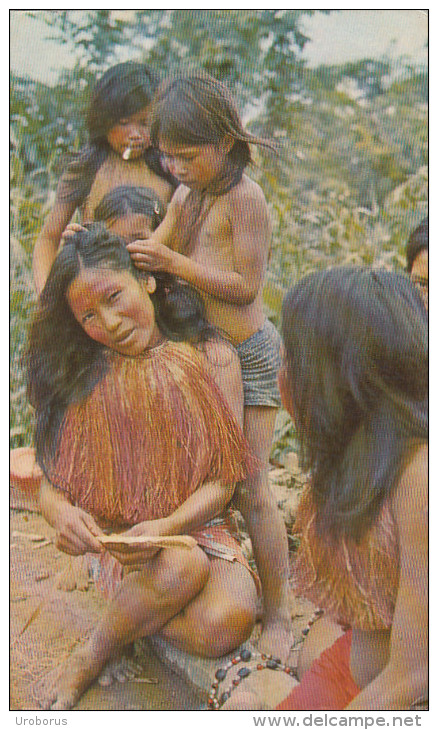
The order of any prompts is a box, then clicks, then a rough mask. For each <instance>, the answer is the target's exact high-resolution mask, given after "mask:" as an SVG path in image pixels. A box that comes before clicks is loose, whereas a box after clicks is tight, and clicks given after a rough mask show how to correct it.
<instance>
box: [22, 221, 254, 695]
mask: <svg viewBox="0 0 438 730" xmlns="http://www.w3.org/2000/svg"><path fill="white" fill-rule="evenodd" d="M212 338H213V333H212V328H211V327H210V326H209V325H208V323H207V322H206V320H205V318H204V317H203V307H202V302H201V300H200V299H199V297H198V296H197V294H196V293H195V292H194V291H193V290H192V289H191V288H190V287H188V286H187V285H185V284H184V283H181V282H178V281H176V280H175V279H174V278H173V277H172V276H170V275H167V274H157V275H156V276H151V275H148V274H144V273H142V272H140V271H139V270H138V269H136V268H135V267H134V265H133V263H132V260H131V257H130V255H129V253H128V252H127V250H126V248H125V244H124V242H123V241H122V240H121V239H120V238H118V237H117V236H114V235H113V234H111V233H109V232H107V231H106V230H105V229H103V228H101V227H98V228H97V229H96V228H93V227H91V228H90V230H82V231H80V232H78V233H77V234H76V235H74V236H72V237H70V238H68V239H67V240H66V241H65V243H64V245H63V247H62V249H61V250H60V252H59V254H58V256H57V258H56V260H55V262H54V264H53V267H52V269H51V272H50V275H49V278H48V280H47V283H46V286H45V288H44V290H43V292H42V294H41V296H40V299H39V309H38V312H37V315H36V317H35V319H34V321H33V324H32V327H31V331H30V345H29V353H28V377H29V385H28V390H29V398H30V401H31V403H32V404H33V405H34V407H35V409H36V437H35V443H36V453H37V461H38V463H39V464H40V466H41V468H42V470H43V472H44V475H45V481H44V483H43V486H42V489H41V509H42V513H43V515H44V516H45V518H46V519H47V521H48V522H49V523H50V524H51V525H52V526H53V527H54V528H55V531H56V544H57V546H58V548H59V549H61V550H63V551H65V552H67V553H69V554H71V555H83V554H91V558H90V563H91V567H92V569H93V572H94V575H95V580H96V584H97V586H98V588H101V589H102V590H103V592H104V593H105V594H106V595H107V596H108V598H109V603H108V605H107V608H106V610H105V612H104V614H103V616H102V619H101V621H100V623H99V624H98V625H97V626H96V628H95V629H94V630H93V632H92V634H91V636H90V637H89V639H88V640H87V641H86V643H85V644H83V646H81V647H80V648H78V649H77V650H76V651H74V652H73V654H72V655H71V656H70V658H69V659H68V660H67V661H66V662H65V663H64V664H62V665H61V666H60V667H57V668H55V669H54V670H53V671H52V672H51V673H50V674H49V676H48V677H46V678H45V679H44V680H43V681H42V683H41V685H40V686H39V696H40V698H41V699H40V701H41V705H42V707H44V708H46V709H49V708H52V709H68V708H69V707H71V706H72V705H73V704H75V703H76V701H77V699H78V698H79V696H80V695H81V694H82V693H83V692H84V691H85V689H86V688H87V687H88V686H89V684H90V683H91V682H92V681H93V679H94V678H95V677H97V675H98V674H99V673H100V672H101V671H102V669H103V667H104V666H105V664H106V663H107V662H108V661H110V660H111V659H112V658H113V657H115V656H116V655H117V654H118V653H119V652H121V651H122V649H123V647H124V646H125V645H127V644H130V643H131V642H132V641H133V640H135V639H136V638H139V637H143V636H149V635H152V634H154V635H156V634H159V635H161V636H163V637H164V638H166V639H167V640H169V641H170V642H172V643H174V644H175V645H176V646H178V647H180V648H182V649H184V650H185V651H188V652H191V653H193V654H198V655H200V656H222V655H223V654H226V653H227V652H229V651H230V650H232V649H233V648H235V647H237V646H239V644H240V643H241V642H242V641H244V640H245V639H246V638H248V636H249V635H250V633H251V631H252V628H253V625H254V620H255V612H256V604H257V591H256V582H255V579H254V576H253V575H252V573H251V571H250V569H249V565H248V563H247V562H246V560H245V558H244V557H243V554H242V552H241V550H240V548H239V546H238V544H237V542H236V541H235V539H234V538H233V536H232V535H231V533H230V530H229V529H228V527H227V524H226V509H227V505H228V503H229V501H230V499H231V497H232V494H233V490H234V487H235V485H236V483H237V482H238V481H240V480H242V479H243V478H244V477H245V475H246V473H247V470H248V468H250V466H251V457H250V455H249V450H248V447H247V444H246V442H245V440H244V437H243V434H242V431H241V428H240V426H239V422H238V421H239V418H240V416H241V408H240V409H237V411H236V414H233V413H232V411H231V409H230V407H229V406H228V405H227V402H226V398H225V396H224V395H223V394H222V390H221V389H220V387H219V385H218V381H216V379H215V378H214V367H213V365H214V364H215V363H217V362H218V363H219V367H218V371H219V372H220V371H224V372H225V373H226V382H227V391H230V389H231V391H233V390H234V398H233V401H232V402H233V403H234V404H235V403H237V402H238V400H239V396H238V394H239V393H240V394H241V381H240V370H239V364H238V360H237V357H236V355H235V353H234V352H233V350H232V349H231V348H229V347H228V346H226V345H224V344H223V343H220V342H215V341H214V338H213V339H212ZM201 343H204V344H203V347H202V348H200V347H198V346H199V345H200V344H201ZM210 353H211V355H210ZM206 357H208V363H206V362H205V358H206ZM221 365H222V366H223V365H225V366H226V367H220V366H221ZM241 397H242V395H241ZM108 530H110V531H111V532H117V533H122V536H123V539H124V541H125V542H124V543H123V544H118V543H117V542H116V543H112V544H105V545H106V546H104V545H103V544H102V536H103V534H104V531H108ZM178 535H190V536H191V537H192V538H194V541H195V542H194V547H192V549H184V548H183V547H173V548H172V549H170V548H164V549H159V548H157V547H151V545H150V544H148V545H145V544H144V542H143V543H140V544H130V543H129V541H130V540H131V542H132V539H133V538H135V537H139V536H143V537H144V536H148V537H151V536H155V537H157V536H159V537H161V538H163V536H164V537H169V536H178Z"/></svg>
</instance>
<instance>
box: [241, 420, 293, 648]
mask: <svg viewBox="0 0 438 730" xmlns="http://www.w3.org/2000/svg"><path fill="white" fill-rule="evenodd" d="M276 415H277V411H276V409H275V408H267V407H255V406H253V407H247V408H245V413H244V432H245V436H246V438H247V439H248V443H249V445H250V447H251V449H252V451H253V453H254V454H255V456H256V457H257V458H258V459H259V461H260V462H261V467H260V469H259V470H258V471H257V472H255V473H253V474H251V475H250V476H249V477H248V478H247V479H246V480H245V482H243V483H242V484H240V485H239V486H238V488H237V490H236V492H235V496H234V503H235V505H236V507H237V508H238V509H239V511H240V512H241V513H242V516H243V519H244V520H245V523H246V526H247V528H248V532H249V536H250V538H251V542H252V546H253V551H254V557H255V561H256V564H257V568H258V571H259V575H260V580H261V583H262V589H263V598H264V618H263V630H262V635H261V637H260V641H259V647H260V649H261V650H262V651H265V652H267V653H270V654H273V655H274V656H276V657H278V658H279V659H282V660H283V661H284V660H285V659H286V657H287V656H288V654H289V650H290V647H291V644H292V642H293V636H292V628H291V616H290V605H289V601H290V589H289V585H288V577H289V555H288V541H287V535H286V527H285V524H284V521H283V519H282V516H281V513H280V511H279V509H278V506H277V504H276V501H275V497H274V495H273V494H272V491H271V489H270V485H269V480H268V464H269V453H270V450H271V445H272V436H273V433H274V426H275V417H276ZM273 566H275V570H273V569H272V568H273Z"/></svg>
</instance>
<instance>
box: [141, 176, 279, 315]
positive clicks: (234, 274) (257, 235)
mask: <svg viewBox="0 0 438 730" xmlns="http://www.w3.org/2000/svg"><path fill="white" fill-rule="evenodd" d="M166 217H167V216H166ZM229 219H230V225H231V236H232V241H233V249H234V270H233V271H226V270H224V269H220V268H217V267H210V266H206V265H205V264H201V263H199V262H197V261H193V260H192V259H191V258H188V257H187V256H184V255H183V254H180V253H178V252H177V251H172V250H171V249H169V248H166V247H165V246H163V245H162V243H163V240H162V239H161V238H160V240H158V239H157V238H156V233H157V232H158V231H159V229H157V231H156V232H155V234H154V236H153V237H152V238H150V239H148V241H146V242H145V241H135V242H134V243H132V244H130V246H128V249H129V251H130V253H131V255H132V257H133V259H134V261H135V263H136V265H137V266H138V267H139V268H144V269H146V270H149V271H168V272H169V273H171V274H174V275H175V276H179V277H180V278H181V279H184V280H185V281H187V282H188V283H189V284H192V286H195V287H196V288H197V289H200V290H201V291H204V292H205V293H206V294H209V295H210V296H212V297H215V298H216V299H219V300H220V301H226V302H228V303H230V304H237V305H245V304H251V302H253V301H254V300H255V298H256V297H257V294H258V292H259V291H260V288H261V286H262V284H263V278H264V273H265V268H266V262H267V256H268V247H269V241H270V236H271V224H270V220H269V214H268V209H267V206H266V202H265V199H264V196H263V193H262V192H261V191H260V190H258V189H255V190H251V192H250V194H246V195H241V196H238V195H237V194H236V195H235V196H230V213H229ZM165 220H166V219H165ZM163 223H164V222H163ZM161 225H163V224H161ZM160 227H161V226H160Z"/></svg>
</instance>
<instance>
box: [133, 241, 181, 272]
mask: <svg viewBox="0 0 438 730" xmlns="http://www.w3.org/2000/svg"><path fill="white" fill-rule="evenodd" d="M127 249H128V251H129V253H130V254H131V256H132V259H133V261H134V263H135V265H136V267H137V268H138V269H144V270H145V271H167V272H168V273H169V274H172V273H173V264H174V261H175V256H176V255H177V254H175V251H172V250H171V249H170V248H168V246H164V245H163V244H162V243H155V242H153V241H147V240H145V239H140V240H137V241H133V242H132V243H129V244H128V246H127Z"/></svg>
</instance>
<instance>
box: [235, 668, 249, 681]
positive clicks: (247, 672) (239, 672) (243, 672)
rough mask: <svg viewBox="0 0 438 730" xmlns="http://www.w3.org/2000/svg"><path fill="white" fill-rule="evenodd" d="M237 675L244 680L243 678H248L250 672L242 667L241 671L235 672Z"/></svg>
mask: <svg viewBox="0 0 438 730" xmlns="http://www.w3.org/2000/svg"><path fill="white" fill-rule="evenodd" d="M237 674H238V675H239V677H241V678H242V679H244V678H245V677H247V676H248V674H251V670H250V669H248V667H242V669H239V671H238V672H237Z"/></svg>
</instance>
